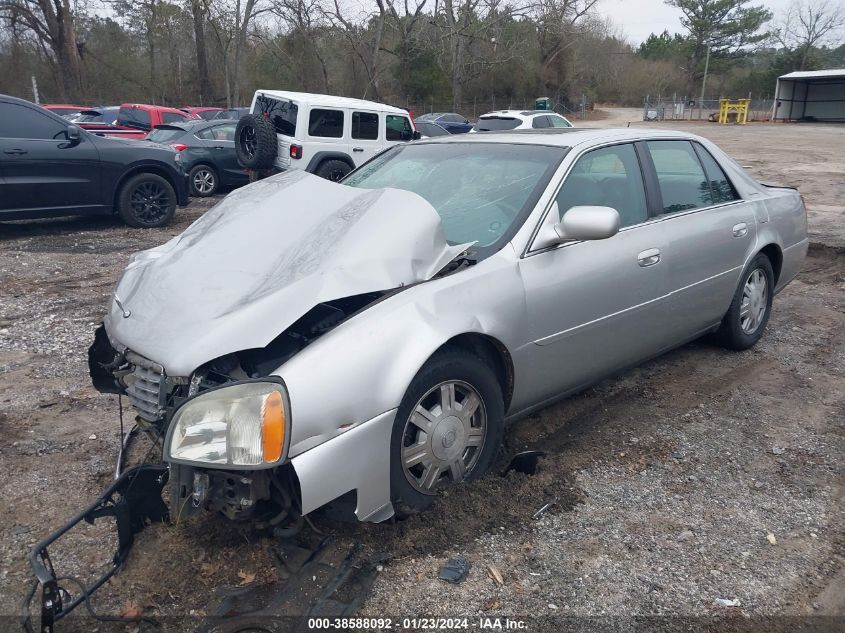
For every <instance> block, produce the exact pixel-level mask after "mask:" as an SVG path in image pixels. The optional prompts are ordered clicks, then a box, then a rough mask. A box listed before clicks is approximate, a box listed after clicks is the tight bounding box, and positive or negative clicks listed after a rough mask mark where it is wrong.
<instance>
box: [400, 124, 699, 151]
mask: <svg viewBox="0 0 845 633" xmlns="http://www.w3.org/2000/svg"><path fill="white" fill-rule="evenodd" d="M660 138H667V139H668V138H673V139H678V138H680V139H686V140H701V139H700V137H698V136H696V135H695V134H689V133H688V132H679V131H677V130H656V129H653V128H583V127H581V128H574V127H568V128H545V129H541V130H506V131H494V132H477V133H475V134H454V135H450V136H448V137H447V136H439V137H436V138H430V139H426V140H425V141H424V142H425V143H517V144H530V145H555V146H560V147H574V146H576V145H584V144H586V145H598V144H601V143H604V142H609V141H636V140H641V139H660ZM419 142H421V141H417V143H419Z"/></svg>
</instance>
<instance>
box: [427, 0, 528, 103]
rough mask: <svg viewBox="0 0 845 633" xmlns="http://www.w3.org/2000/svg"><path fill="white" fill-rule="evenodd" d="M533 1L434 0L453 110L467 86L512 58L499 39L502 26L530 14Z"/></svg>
mask: <svg viewBox="0 0 845 633" xmlns="http://www.w3.org/2000/svg"><path fill="white" fill-rule="evenodd" d="M530 1H531V0H435V4H434V14H435V18H436V24H437V27H438V29H439V31H440V33H441V35H440V41H441V42H442V44H443V46H442V50H443V52H444V53H445V54H443V55H441V65H442V66H443V68H444V70H445V71H446V73H447V74H448V75H449V79H450V83H451V86H452V109H454V110H458V109H459V108H460V104H461V102H462V101H463V93H464V86H465V85H466V83H467V82H468V81H469V80H470V79H473V78H475V77H477V76H479V75H481V74H482V73H483V72H484V70H486V69H489V68H490V67H491V66H495V65H498V64H503V63H505V62H507V61H509V60H510V59H512V58H513V57H512V55H511V53H512V47H511V44H512V43H509V42H500V41H499V39H498V38H497V37H496V34H497V33H498V31H499V27H500V26H501V24H502V23H503V22H505V21H507V20H512V19H514V18H515V17H517V16H520V15H526V14H527V13H528V10H529V7H530V4H529V2H530Z"/></svg>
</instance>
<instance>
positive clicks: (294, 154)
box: [290, 145, 302, 159]
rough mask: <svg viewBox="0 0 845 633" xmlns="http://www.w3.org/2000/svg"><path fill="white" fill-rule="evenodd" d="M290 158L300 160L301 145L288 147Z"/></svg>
mask: <svg viewBox="0 0 845 633" xmlns="http://www.w3.org/2000/svg"><path fill="white" fill-rule="evenodd" d="M290 157H291V158H297V159H299V158H302V145H291V146H290Z"/></svg>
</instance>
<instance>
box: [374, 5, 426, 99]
mask: <svg viewBox="0 0 845 633" xmlns="http://www.w3.org/2000/svg"><path fill="white" fill-rule="evenodd" d="M427 1H428V0H412V2H411V1H409V0H404V1H403V3H402V4H401V5H399V3H398V2H397V0H385V6H386V8H387V25H388V27H389V28H390V30H391V31H392V33H393V35H394V36H395V39H396V44H395V46H393V48H392V49H388V48H385V49H384V50H385V52H387V53H390V54H392V55H394V56H395V57H396V59H397V60H398V62H399V73H398V79H399V83H400V85H401V87H402V93H403V94H407V89H406V88H407V83H408V80H409V78H410V75H411V62H412V61H413V58H414V56H415V55H416V54H417V53H418V51H419V50H420V49H421V46H420V42H419V31H420V27H421V25H422V22H423V20H424V16H425V13H424V9H425V6H426V3H427ZM397 5H398V6H399V8H397Z"/></svg>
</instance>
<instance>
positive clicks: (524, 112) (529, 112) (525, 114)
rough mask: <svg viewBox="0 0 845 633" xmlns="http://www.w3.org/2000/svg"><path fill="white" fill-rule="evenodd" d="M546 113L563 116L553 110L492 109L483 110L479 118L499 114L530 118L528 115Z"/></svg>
mask: <svg viewBox="0 0 845 633" xmlns="http://www.w3.org/2000/svg"><path fill="white" fill-rule="evenodd" d="M548 114H554V115H556V116H559V117H562V116H563V115H562V114H560V113H558V112H555V111H554V110H493V111H491V112H485V113H484V114H482V115H481V116H480V117H479V118H481V119H484V118H491V117H501V116H509V117H515V118H519V117H525V118H530V117H534V116H540V115H548ZM564 118H566V117H564Z"/></svg>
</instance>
